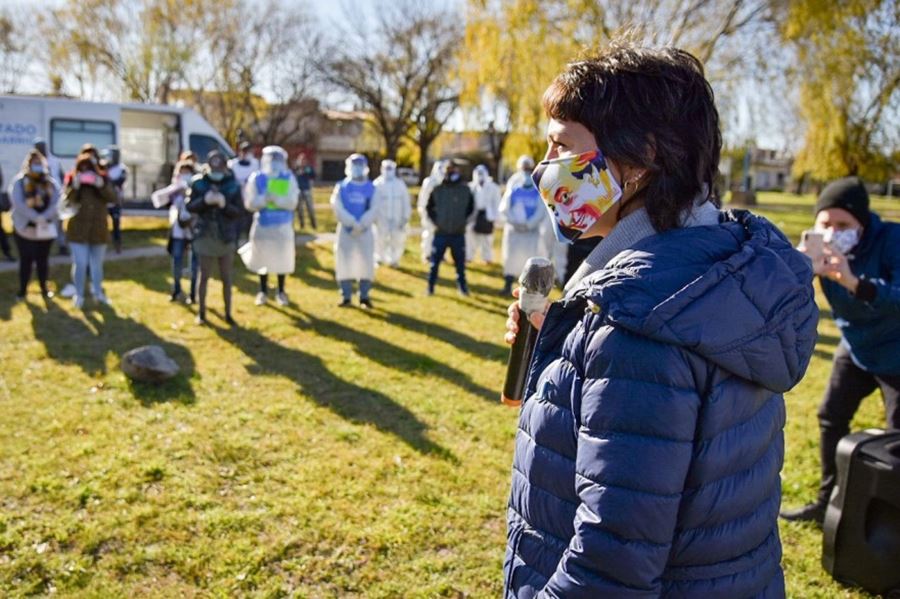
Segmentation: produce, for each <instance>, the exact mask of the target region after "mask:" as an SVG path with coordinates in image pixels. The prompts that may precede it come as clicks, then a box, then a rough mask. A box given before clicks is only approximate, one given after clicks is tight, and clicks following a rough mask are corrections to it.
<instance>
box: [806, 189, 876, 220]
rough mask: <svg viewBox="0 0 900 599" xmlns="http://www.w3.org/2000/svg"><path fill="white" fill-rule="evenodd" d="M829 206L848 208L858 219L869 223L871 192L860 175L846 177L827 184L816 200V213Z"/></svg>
mask: <svg viewBox="0 0 900 599" xmlns="http://www.w3.org/2000/svg"><path fill="white" fill-rule="evenodd" d="M828 208H841V209H842V210H846V211H847V212H849V213H850V214H852V215H853V216H854V217H856V220H858V221H859V222H860V224H862V226H864V227H865V226H867V225H868V224H869V192H867V191H866V186H865V185H863V182H862V180H861V179H860V178H859V177H844V178H843V179H838V180H837V181H832V182H831V183H829V184H828V185H826V186H825V189H823V190H822V193H820V194H819V199H818V200H817V201H816V214H818V213H819V212H821V211H822V210H827V209H828Z"/></svg>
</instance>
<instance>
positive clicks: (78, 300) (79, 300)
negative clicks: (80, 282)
mask: <svg viewBox="0 0 900 599" xmlns="http://www.w3.org/2000/svg"><path fill="white" fill-rule="evenodd" d="M72 305H73V306H75V309H76V310H81V309H82V308H84V296H82V295H76V296H75V299H73V300H72Z"/></svg>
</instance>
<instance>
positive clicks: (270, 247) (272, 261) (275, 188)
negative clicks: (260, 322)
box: [238, 146, 300, 306]
mask: <svg viewBox="0 0 900 599" xmlns="http://www.w3.org/2000/svg"><path fill="white" fill-rule="evenodd" d="M299 197H300V188H299V187H298V186H297V179H296V178H295V177H294V173H292V172H291V170H290V169H289V168H288V155H287V152H285V151H284V149H283V148H281V147H279V146H266V147H265V148H263V153H262V161H261V162H260V170H258V171H256V172H254V173H252V174H251V175H250V177H249V178H248V179H247V184H246V185H245V186H244V207H245V208H246V209H247V210H248V211H249V212H252V213H253V225H252V226H251V227H250V239H249V241H247V243H246V244H244V245H243V246H241V248H240V249H239V250H238V254H240V256H241V259H242V260H243V261H244V265H245V266H246V267H247V268H248V269H249V270H251V271H253V272H255V273H256V274H258V275H259V293H257V294H256V305H257V306H262V305H263V304H265V303H266V302H267V301H268V297H269V275H270V274H274V275H277V278H278V293H277V294H276V296H275V297H276V299H277V301H278V304H279V305H281V306H287V305H288V303H289V300H288V296H287V293H286V292H285V290H284V284H285V279H286V277H287V275H288V274H290V273H292V272H294V260H295V249H296V248H295V244H294V209H296V208H297V200H298V199H299Z"/></svg>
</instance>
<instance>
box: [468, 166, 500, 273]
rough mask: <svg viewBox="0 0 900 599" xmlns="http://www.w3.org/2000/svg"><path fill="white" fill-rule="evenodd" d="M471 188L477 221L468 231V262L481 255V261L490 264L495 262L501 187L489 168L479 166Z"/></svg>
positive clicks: (470, 225)
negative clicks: (495, 224)
mask: <svg viewBox="0 0 900 599" xmlns="http://www.w3.org/2000/svg"><path fill="white" fill-rule="evenodd" d="M469 188H470V189H471V190H472V195H473V196H475V219H474V220H473V221H472V222H471V223H469V227H468V230H467V231H466V262H471V261H472V260H474V259H475V255H476V254H481V259H482V260H484V261H485V262H486V263H488V264H490V263H492V262H493V261H494V223H495V222H496V221H497V216H498V215H499V210H500V186H499V185H497V184H496V183H494V180H493V179H492V178H491V173H490V171H488V167H487V166H485V165H483V164H479V165H478V166H476V167H475V170H473V171H472V183H470V184H469Z"/></svg>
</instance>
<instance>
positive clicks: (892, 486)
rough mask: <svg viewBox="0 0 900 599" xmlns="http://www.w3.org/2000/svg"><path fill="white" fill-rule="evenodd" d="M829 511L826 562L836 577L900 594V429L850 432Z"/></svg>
mask: <svg viewBox="0 0 900 599" xmlns="http://www.w3.org/2000/svg"><path fill="white" fill-rule="evenodd" d="M837 470H838V477H837V484H836V485H835V488H834V491H833V492H832V493H831V499H830V501H829V502H828V508H827V510H826V511H825V523H824V526H823V530H824V540H823V546H822V565H823V566H824V567H825V570H827V571H828V573H829V574H831V575H832V576H833V577H834V578H835V579H836V580H839V581H841V582H845V583H848V584H852V585H856V586H859V587H862V588H864V589H866V590H867V591H870V592H872V593H877V594H880V595H890V596H892V597H893V596H900V431H891V432H884V431H882V430H877V429H870V430H867V431H863V432H860V433H853V434H850V435H847V436H846V437H844V438H843V439H841V442H840V443H839V444H838V448H837Z"/></svg>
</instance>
